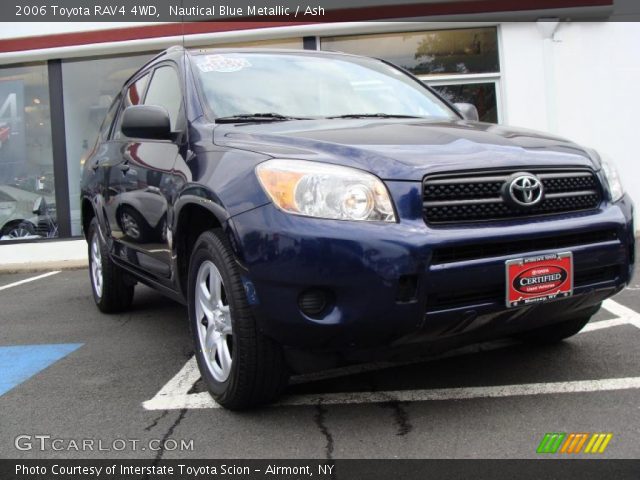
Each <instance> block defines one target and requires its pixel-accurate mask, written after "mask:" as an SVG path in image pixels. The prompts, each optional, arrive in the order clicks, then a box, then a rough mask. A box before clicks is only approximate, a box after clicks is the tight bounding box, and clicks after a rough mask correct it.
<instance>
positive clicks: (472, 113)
mask: <svg viewBox="0 0 640 480" xmlns="http://www.w3.org/2000/svg"><path fill="white" fill-rule="evenodd" d="M453 106H454V107H456V109H457V110H458V112H460V114H461V115H462V118H464V119H465V120H470V121H472V122H477V121H479V119H480V116H479V115H478V109H477V108H476V106H475V105H473V104H471V103H454V104H453Z"/></svg>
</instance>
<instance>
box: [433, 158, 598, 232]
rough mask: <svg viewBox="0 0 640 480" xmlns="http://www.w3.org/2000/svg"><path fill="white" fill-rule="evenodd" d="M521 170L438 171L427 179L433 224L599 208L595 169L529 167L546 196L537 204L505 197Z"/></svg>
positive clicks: (504, 218)
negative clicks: (513, 201)
mask: <svg viewBox="0 0 640 480" xmlns="http://www.w3.org/2000/svg"><path fill="white" fill-rule="evenodd" d="M517 171H520V170H511V171H497V172H484V173H465V174H456V175H434V176H429V177H427V178H425V180H424V181H423V211H424V216H425V220H426V221H427V223H429V224H447V223H460V222H476V221H487V220H506V219H510V218H521V217H530V216H537V215H551V214H558V213H565V212H575V211H580V210H591V209H594V208H597V207H598V205H600V202H601V200H602V195H601V190H600V187H599V183H598V180H597V178H596V176H595V175H594V173H593V172H592V171H590V170H587V169H582V170H567V169H558V170H527V172H530V173H533V174H535V175H537V177H538V178H539V179H540V181H541V182H542V184H543V187H544V191H545V196H544V199H543V201H542V202H541V203H539V204H538V205H536V206H534V207H516V206H512V205H510V204H508V203H507V202H505V200H504V199H503V197H502V189H503V187H504V185H505V183H506V182H507V180H508V179H509V177H510V176H511V175H512V174H514V173H516V172H517Z"/></svg>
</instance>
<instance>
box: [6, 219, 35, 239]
mask: <svg viewBox="0 0 640 480" xmlns="http://www.w3.org/2000/svg"><path fill="white" fill-rule="evenodd" d="M4 230H5V231H4V233H3V235H2V236H5V235H6V236H8V237H9V238H10V239H11V240H20V239H21V238H28V237H30V236H32V235H35V234H36V229H35V227H34V226H33V224H32V223H31V222H29V221H23V222H19V223H14V224H13V225H11V226H10V227H5V229H4Z"/></svg>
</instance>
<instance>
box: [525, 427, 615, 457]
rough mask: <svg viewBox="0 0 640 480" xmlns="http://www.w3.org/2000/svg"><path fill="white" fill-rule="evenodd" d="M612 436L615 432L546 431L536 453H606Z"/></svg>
mask: <svg viewBox="0 0 640 480" xmlns="http://www.w3.org/2000/svg"><path fill="white" fill-rule="evenodd" d="M612 438H613V433H563V432H551V433H545V434H544V437H543V438H542V441H541V442H540V445H538V449H537V450H536V453H573V454H576V453H604V451H605V450H606V449H607V446H608V445H609V442H610V441H611V439H612ZM585 445H586V447H585ZM583 448H584V450H583Z"/></svg>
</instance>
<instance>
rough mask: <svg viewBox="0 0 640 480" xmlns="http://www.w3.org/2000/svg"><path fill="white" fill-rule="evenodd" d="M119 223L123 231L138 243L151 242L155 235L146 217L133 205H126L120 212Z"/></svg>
mask: <svg viewBox="0 0 640 480" xmlns="http://www.w3.org/2000/svg"><path fill="white" fill-rule="evenodd" d="M118 223H119V226H120V230H122V233H124V234H125V235H127V236H128V237H129V238H131V240H133V241H134V242H137V243H146V242H149V241H150V240H151V239H152V237H153V229H152V228H151V227H150V226H149V224H148V223H147V221H146V220H145V219H144V217H143V216H142V215H141V214H140V213H139V212H138V211H137V210H136V209H134V208H133V207H129V206H128V205H124V206H123V207H122V208H121V209H120V212H119V213H118Z"/></svg>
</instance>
